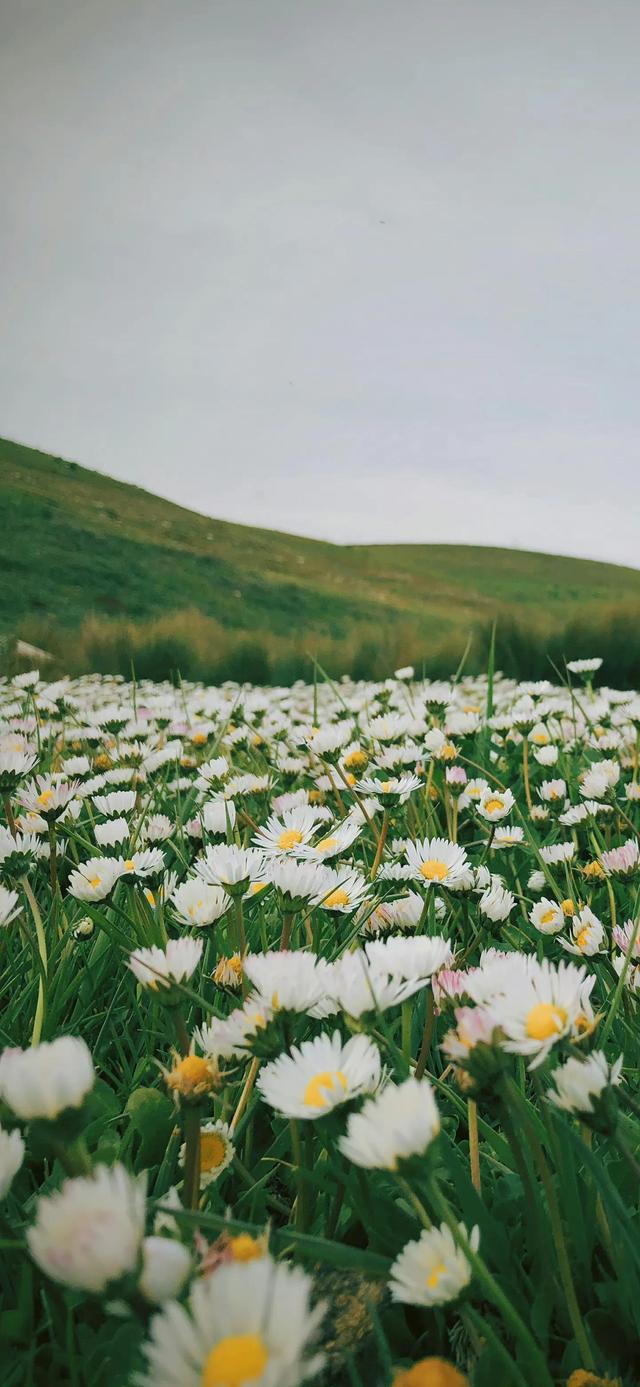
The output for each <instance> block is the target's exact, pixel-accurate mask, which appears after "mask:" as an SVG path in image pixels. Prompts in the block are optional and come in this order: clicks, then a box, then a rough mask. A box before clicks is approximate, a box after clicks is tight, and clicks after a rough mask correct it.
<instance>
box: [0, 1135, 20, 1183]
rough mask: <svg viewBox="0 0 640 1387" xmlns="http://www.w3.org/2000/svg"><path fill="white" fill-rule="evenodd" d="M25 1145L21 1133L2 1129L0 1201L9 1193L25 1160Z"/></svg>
mask: <svg viewBox="0 0 640 1387" xmlns="http://www.w3.org/2000/svg"><path fill="white" fill-rule="evenodd" d="M24 1152H25V1145H24V1141H23V1139H22V1137H21V1136H20V1133H19V1132H5V1130H4V1128H3V1127H0V1199H4V1197H5V1195H6V1194H8V1193H9V1190H10V1188H11V1183H12V1181H13V1178H14V1176H15V1175H17V1173H18V1171H19V1169H20V1166H21V1165H22V1162H23V1160H24Z"/></svg>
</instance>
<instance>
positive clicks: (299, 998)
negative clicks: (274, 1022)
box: [243, 949, 330, 1012]
mask: <svg viewBox="0 0 640 1387" xmlns="http://www.w3.org/2000/svg"><path fill="white" fill-rule="evenodd" d="M329 966H330V965H329V964H328V963H327V962H326V961H325V959H323V958H319V957H318V955H317V954H313V953H304V952H302V951H301V950H298V949H282V950H275V949H272V950H270V951H269V952H268V953H266V954H247V955H246V957H245V959H244V964H243V967H244V971H245V974H246V976H247V977H248V979H249V981H250V982H251V983H252V984H253V987H254V989H255V994H254V995H255V997H256V1000H257V999H258V998H260V999H263V1000H264V1001H265V1002H266V1004H267V1006H268V1007H269V1008H270V1010H271V1011H274V1012H275V1011H300V1012H302V1011H312V1010H313V1008H314V1007H316V1006H317V1005H318V1003H320V1002H322V1001H323V1000H324V998H325V995H326V987H327V973H328V970H329Z"/></svg>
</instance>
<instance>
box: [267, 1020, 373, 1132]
mask: <svg viewBox="0 0 640 1387" xmlns="http://www.w3.org/2000/svg"><path fill="white" fill-rule="evenodd" d="M381 1072H382V1071H381V1063H380V1052H379V1050H378V1049H377V1048H376V1046H375V1045H374V1044H373V1042H372V1041H371V1040H369V1039H368V1038H367V1036H365V1035H354V1036H353V1037H352V1039H351V1040H348V1041H347V1042H346V1044H343V1042H342V1040H341V1038H340V1032H339V1031H334V1033H333V1035H332V1036H328V1035H320V1036H317V1037H316V1039H315V1040H304V1041H303V1042H302V1045H300V1046H297V1045H294V1047H293V1049H292V1051H291V1053H290V1054H289V1055H280V1056H279V1058H278V1059H277V1060H273V1061H272V1063H271V1064H267V1065H266V1066H265V1068H264V1069H263V1071H262V1074H261V1075H260V1078H259V1079H258V1088H259V1090H260V1092H261V1094H262V1097H263V1098H264V1100H265V1102H267V1103H269V1104H270V1106H271V1107H272V1108H275V1109H276V1110H277V1112H280V1113H282V1114H283V1116H284V1117H302V1118H306V1119H308V1118H314V1117H325V1116H326V1114H327V1113H328V1112H330V1111H331V1109H332V1108H335V1107H337V1106H338V1104H340V1103H347V1102H349V1100H350V1099H352V1098H357V1097H358V1096H359V1094H361V1093H373V1092H374V1090H375V1089H376V1088H377V1087H378V1085H379V1083H380V1078H381Z"/></svg>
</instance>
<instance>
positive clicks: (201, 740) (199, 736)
mask: <svg viewBox="0 0 640 1387" xmlns="http://www.w3.org/2000/svg"><path fill="white" fill-rule="evenodd" d="M206 740H207V734H206V732H194V734H193V736H192V738H191V741H192V742H193V745H194V746H204V744H205V742H206Z"/></svg>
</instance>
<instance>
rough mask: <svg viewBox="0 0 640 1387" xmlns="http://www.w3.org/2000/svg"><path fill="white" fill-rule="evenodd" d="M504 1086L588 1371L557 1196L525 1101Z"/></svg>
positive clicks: (515, 1089) (592, 1365)
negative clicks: (538, 1184)
mask: <svg viewBox="0 0 640 1387" xmlns="http://www.w3.org/2000/svg"><path fill="white" fill-rule="evenodd" d="M507 1088H508V1091H509V1096H510V1098H511V1100H512V1103H513V1107H514V1108H516V1109H517V1111H518V1113H519V1115H520V1120H521V1122H522V1126H523V1130H524V1132H525V1135H526V1137H527V1141H528V1142H529V1145H530V1147H531V1150H532V1152H533V1157H534V1160H535V1163H536V1165H537V1167H538V1173H539V1175H540V1179H541V1180H542V1184H543V1186H544V1192H545V1194H546V1197H547V1207H548V1210H549V1220H550V1223H551V1234H552V1237H553V1242H554V1246H555V1249H556V1257H557V1259H558V1269H559V1272H560V1280H561V1282H562V1289H563V1291H564V1295H565V1300H566V1303H567V1310H568V1312H569V1319H570V1320H571V1326H572V1329H573V1332H574V1334H575V1337H576V1343H577V1345H578V1348H579V1350H580V1354H581V1357H582V1361H583V1363H584V1364H585V1367H586V1368H587V1369H588V1370H589V1371H590V1372H592V1371H593V1370H594V1368H595V1363H594V1358H593V1354H592V1352H591V1345H590V1343H589V1339H588V1337H587V1331H586V1329H585V1327H584V1324H583V1321H582V1315H581V1312H580V1306H579V1304H578V1297H577V1295H576V1288H575V1286H574V1284H573V1276H572V1273H571V1263H570V1261H569V1252H568V1248H567V1243H566V1239H565V1235H564V1229H563V1227H562V1218H561V1216H560V1207H559V1205H558V1199H557V1195H556V1191H555V1187H554V1184H553V1178H552V1175H551V1171H550V1169H549V1165H548V1162H547V1158H546V1156H545V1154H544V1151H543V1149H542V1146H541V1144H540V1141H539V1139H538V1134H537V1132H536V1130H535V1127H534V1125H533V1123H532V1122H531V1120H530V1118H529V1114H528V1112H527V1110H526V1101H525V1100H524V1099H523V1098H522V1095H521V1093H520V1090H519V1088H518V1087H517V1084H514V1082H513V1080H512V1079H508V1080H507Z"/></svg>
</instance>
